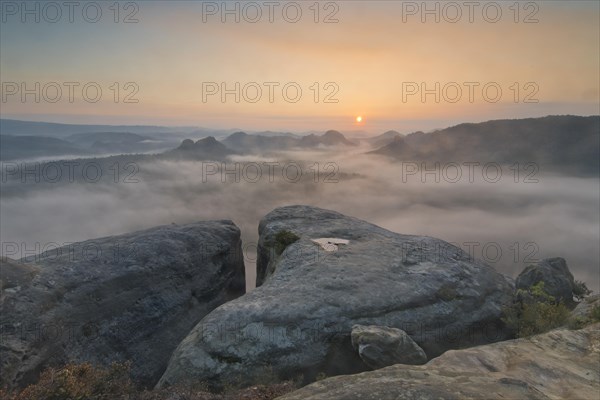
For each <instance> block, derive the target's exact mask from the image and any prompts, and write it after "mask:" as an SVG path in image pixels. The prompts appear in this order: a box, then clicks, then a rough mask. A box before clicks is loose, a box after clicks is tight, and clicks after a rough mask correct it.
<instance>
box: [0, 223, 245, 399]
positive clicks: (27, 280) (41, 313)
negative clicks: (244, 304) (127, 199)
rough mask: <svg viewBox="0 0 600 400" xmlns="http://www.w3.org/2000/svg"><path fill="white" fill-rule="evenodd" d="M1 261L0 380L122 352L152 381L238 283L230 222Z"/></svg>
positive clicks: (237, 250) (237, 252)
mask: <svg viewBox="0 0 600 400" xmlns="http://www.w3.org/2000/svg"><path fill="white" fill-rule="evenodd" d="M25 261H27V262H29V264H24V262H25ZM0 270H1V272H2V274H1V280H2V296H1V300H0V301H1V304H0V315H1V328H2V346H1V347H0V356H1V357H0V358H1V359H2V379H1V382H0V384H1V385H2V386H4V385H7V386H9V387H14V386H17V385H23V384H27V383H31V382H32V381H34V380H35V379H36V378H37V375H38V374H39V372H40V370H42V369H43V368H44V367H47V366H50V365H61V364H63V363H64V362H66V361H75V362H85V361H90V362H92V363H94V364H100V365H107V364H110V363H111V362H113V361H120V362H123V361H131V362H132V373H133V377H134V379H136V381H139V382H141V383H144V384H148V385H153V384H154V383H156V381H157V380H158V378H159V377H160V375H161V374H162V372H163V371H164V368H165V366H166V364H167V362H168V360H169V356H170V355H171V353H172V351H173V350H174V349H175V347H176V346H177V345H178V344H179V342H180V341H181V340H182V339H183V338H184V337H185V335H186V334H187V333H188V332H189V331H190V329H191V328H192V327H193V326H194V325H195V324H196V323H197V322H198V321H199V320H200V319H201V318H202V317H203V316H205V315H206V314H207V313H208V312H210V311H211V310H213V309H214V308H216V307H217V306H219V305H221V304H223V303H225V302H226V301H228V300H231V299H233V298H236V297H238V296H240V295H242V294H243V293H244V291H245V279H244V264H243V259H242V257H241V241H240V231H239V229H238V228H237V227H236V226H235V225H234V224H233V223H232V222H230V221H210V222H199V223H193V224H188V225H181V226H176V225H167V226H161V227H156V228H153V229H149V230H145V231H140V232H135V233H130V234H126V235H120V236H111V237H106V238H101V239H94V240H89V241H85V242H79V243H75V244H72V245H68V246H65V247H60V248H58V249H56V248H54V249H53V250H50V251H48V252H47V253H45V254H43V255H42V256H36V257H33V258H32V259H29V260H21V261H20V262H16V261H13V260H7V259H4V260H3V261H2V265H1V268H0Z"/></svg>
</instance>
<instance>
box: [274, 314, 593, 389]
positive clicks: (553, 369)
mask: <svg viewBox="0 0 600 400" xmlns="http://www.w3.org/2000/svg"><path fill="white" fill-rule="evenodd" d="M598 393H600V324H595V325H591V326H588V327H586V328H584V329H582V330H578V331H570V330H567V329H560V330H554V331H551V332H548V333H544V334H541V335H538V336H533V337H530V338H527V339H517V340H509V341H505V342H501V343H494V344H489V345H484V346H479V347H473V348H470V349H464V350H451V351H448V352H446V353H444V354H443V355H441V356H440V357H438V358H435V359H433V360H431V361H429V363H427V364H426V365H421V366H410V365H401V364H398V365H394V366H391V367H387V368H383V369H379V370H376V371H371V372H364V373H361V374H356V375H347V376H338V377H333V378H328V379H324V380H321V381H318V382H315V383H313V384H311V385H309V386H305V387H304V388H302V389H299V390H297V391H294V392H292V393H290V394H288V395H285V396H283V397H280V399H282V400H317V399H319V400H320V399H328V400H335V399H345V400H346V399H363V400H369V399H373V400H396V399H406V400H417V399H418V400H434V399H435V400H437V399H448V400H453V399H456V400H463V399H473V400H481V399H489V400H492V399H498V400H500V399H511V400H519V399H523V400H525V399H527V400H529V399H533V400H536V399H540V400H541V399H544V400H548V399H556V400H565V399H573V400H579V399H597V398H598Z"/></svg>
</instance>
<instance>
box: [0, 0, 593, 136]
mask: <svg viewBox="0 0 600 400" xmlns="http://www.w3.org/2000/svg"><path fill="white" fill-rule="evenodd" d="M48 4H50V5H48ZM423 4H424V3H422V2H404V1H336V2H327V1H322V2H319V3H316V2H314V1H298V2H278V1H274V2H260V1H259V2H235V1H230V2H199V1H196V2H194V1H181V2H166V1H138V2H120V3H117V5H118V7H115V3H114V2H112V1H110V2H92V3H89V2H79V5H78V6H74V8H73V9H72V10H70V9H69V8H68V7H67V6H65V5H64V3H63V2H55V3H53V2H50V3H47V2H35V1H33V2H27V3H22V2H20V1H19V2H11V1H8V2H7V1H2V22H1V26H0V78H1V81H2V103H1V106H2V107H1V109H2V111H1V116H2V118H16V119H24V120H38V121H52V122H66V123H107V124H160V125H169V126H178V125H180V126H181V125H194V126H203V127H214V128H241V129H247V130H284V131H308V130H325V129H338V130H341V131H352V130H355V131H365V132H369V133H381V132H382V131H385V130H388V129H395V130H398V131H400V132H410V131H414V130H430V129H435V128H443V127H446V126H448V125H452V124H456V123H460V122H466V121H469V122H478V121H485V120H489V119H498V118H521V117H536V116H544V115H549V114H576V115H593V114H599V113H600V109H599V108H600V99H599V97H600V89H599V87H600V82H599V79H600V78H599V73H598V71H599V70H600V52H599V50H598V49H599V48H600V2H598V1H584V2H559V1H538V2H527V1H522V2H518V3H515V2H512V1H509V2H487V1H483V2H473V3H468V2H462V1H459V2H428V3H427V5H423ZM467 4H474V5H473V6H467ZM515 4H516V5H515ZM25 7H27V9H25ZM424 7H427V9H424ZM227 11H231V12H230V13H227ZM36 18H37V19H39V21H36ZM236 18H237V21H236ZM223 19H225V20H224V21H223ZM436 19H438V20H437V21H436ZM115 21H117V22H115ZM253 21H254V22H253ZM36 84H38V85H39V86H36ZM236 85H239V86H236ZM84 87H85V90H84ZM117 88H118V89H117ZM59 89H60V92H59ZM70 90H71V91H72V98H70V97H71V96H70V94H71V93H69V92H70ZM27 91H29V92H27ZM224 92H225V95H224V97H223V96H222V94H223V93H224ZM23 93H29V94H25V95H24V94H23ZM36 96H37V97H38V98H37V99H36ZM236 97H237V99H236ZM358 116H361V117H362V121H361V122H357V117H358Z"/></svg>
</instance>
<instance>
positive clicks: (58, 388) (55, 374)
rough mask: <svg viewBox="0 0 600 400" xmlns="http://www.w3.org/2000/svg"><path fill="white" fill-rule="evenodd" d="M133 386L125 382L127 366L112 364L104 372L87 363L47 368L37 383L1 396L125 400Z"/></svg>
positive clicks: (27, 399) (26, 399) (17, 399)
mask: <svg viewBox="0 0 600 400" xmlns="http://www.w3.org/2000/svg"><path fill="white" fill-rule="evenodd" d="M133 392H134V386H133V384H132V382H131V380H130V379H129V363H124V364H118V363H114V364H112V365H111V366H110V367H109V368H107V369H102V368H96V367H94V366H92V365H91V364H89V363H83V364H67V365H65V366H64V367H62V368H48V369H46V370H45V371H44V372H43V373H42V374H41V375H40V378H39V381H38V382H37V383H36V384H34V385H30V386H28V387H26V388H25V389H23V390H22V391H21V392H19V393H13V394H10V395H9V394H7V393H2V394H3V396H2V398H6V399H10V400H37V399H46V400H67V399H68V400H111V399H115V400H119V399H129V398H130V395H132V394H133Z"/></svg>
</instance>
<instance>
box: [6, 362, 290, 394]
mask: <svg viewBox="0 0 600 400" xmlns="http://www.w3.org/2000/svg"><path fill="white" fill-rule="evenodd" d="M129 367H130V366H129V364H127V363H123V364H118V363H115V364H112V365H111V366H110V367H108V368H98V367H94V366H93V365H91V364H88V363H83V364H68V365H65V366H64V367H62V368H48V369H46V370H45V371H44V372H43V373H42V374H41V376H40V379H39V380H38V382H37V383H36V384H34V385H30V386H28V387H27V388H25V389H23V390H21V391H13V392H9V391H2V390H0V399H2V400H39V399H44V400H242V399H244V400H270V399H274V398H276V397H278V396H282V395H284V394H286V393H289V392H291V391H293V390H295V389H296V388H297V385H296V384H295V383H292V382H283V383H279V384H272V385H257V386H251V387H247V388H244V389H229V390H226V391H225V392H224V393H212V392H210V391H209V390H207V386H206V385H202V384H199V385H197V386H195V387H184V386H173V387H169V388H166V389H159V390H151V391H150V390H140V389H137V388H136V386H135V384H134V383H133V382H132V380H131V378H130V375H129Z"/></svg>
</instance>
